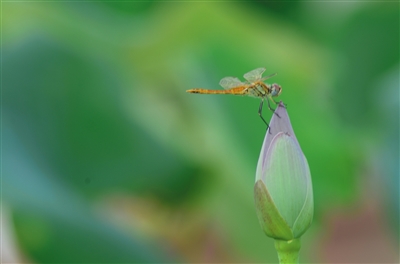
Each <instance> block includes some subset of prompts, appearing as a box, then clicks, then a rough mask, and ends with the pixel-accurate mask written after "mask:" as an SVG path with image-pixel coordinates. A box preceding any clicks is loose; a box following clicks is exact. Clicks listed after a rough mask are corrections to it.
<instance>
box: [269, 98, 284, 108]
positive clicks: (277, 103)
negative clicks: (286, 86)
mask: <svg viewBox="0 0 400 264" xmlns="http://www.w3.org/2000/svg"><path fill="white" fill-rule="evenodd" d="M272 101H274V103H275V104H276V105H279V102H277V101H275V100H274V99H272ZM282 103H283V102H282ZM283 106H284V107H285V108H287V104H285V103H283Z"/></svg>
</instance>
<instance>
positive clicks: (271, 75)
mask: <svg viewBox="0 0 400 264" xmlns="http://www.w3.org/2000/svg"><path fill="white" fill-rule="evenodd" d="M275 75H277V73H273V74H270V75H268V76H265V77H262V78H261V79H260V81H265V80H267V79H269V78H271V77H274V76H275Z"/></svg>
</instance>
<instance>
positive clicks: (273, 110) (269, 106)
mask: <svg viewBox="0 0 400 264" xmlns="http://www.w3.org/2000/svg"><path fill="white" fill-rule="evenodd" d="M272 101H274V100H273V99H272ZM274 102H275V101H274ZM267 103H268V108H269V110H271V111H272V113H274V114H275V115H277V116H278V117H279V118H281V117H280V116H279V115H278V114H277V113H276V112H275V109H273V108H272V107H271V105H270V103H269V100H268V98H267Z"/></svg>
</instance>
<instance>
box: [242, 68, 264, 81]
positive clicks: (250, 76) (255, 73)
mask: <svg viewBox="0 0 400 264" xmlns="http://www.w3.org/2000/svg"><path fill="white" fill-rule="evenodd" d="M264 72H265V68H257V69H255V70H252V71H250V72H248V73H246V74H245V75H243V77H244V78H245V79H246V80H247V81H249V82H255V81H257V80H260V79H261V76H262V74H263V73H264Z"/></svg>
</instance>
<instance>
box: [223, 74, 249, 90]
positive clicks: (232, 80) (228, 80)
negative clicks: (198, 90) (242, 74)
mask: <svg viewBox="0 0 400 264" xmlns="http://www.w3.org/2000/svg"><path fill="white" fill-rule="evenodd" d="M244 84H245V83H243V82H241V81H240V80H239V79H238V78H236V77H225V78H222V79H221V81H219V85H221V86H222V87H223V88H224V89H231V88H234V87H238V86H242V85H244Z"/></svg>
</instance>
